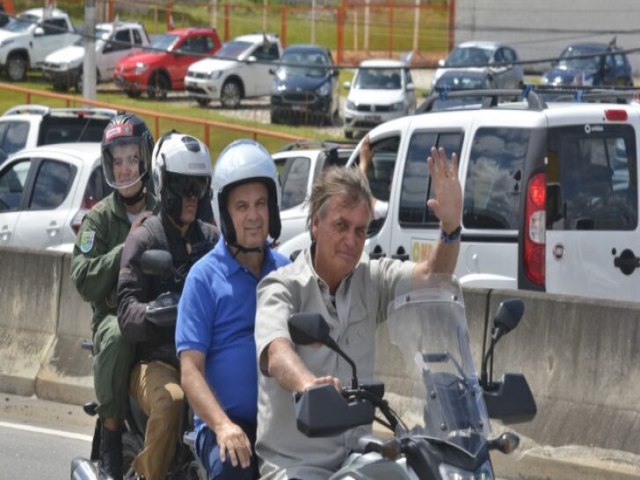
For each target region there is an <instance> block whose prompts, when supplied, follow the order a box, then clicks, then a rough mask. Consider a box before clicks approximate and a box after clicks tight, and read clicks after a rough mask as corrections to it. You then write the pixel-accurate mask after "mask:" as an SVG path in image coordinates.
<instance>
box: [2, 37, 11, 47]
mask: <svg viewBox="0 0 640 480" xmlns="http://www.w3.org/2000/svg"><path fill="white" fill-rule="evenodd" d="M13 40H14V39H13V38H7V39H6V40H2V41H1V42H0V48H3V47H6V46H7V45H9V44H10V43H13Z"/></svg>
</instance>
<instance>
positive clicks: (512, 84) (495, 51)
mask: <svg viewBox="0 0 640 480" xmlns="http://www.w3.org/2000/svg"><path fill="white" fill-rule="evenodd" d="M519 61H520V59H519V57H518V54H517V53H516V51H515V50H514V49H513V48H511V47H509V46H507V45H504V44H502V43H498V42H480V41H472V42H464V43H461V44H460V45H458V46H457V47H456V48H454V49H453V50H451V52H450V53H449V56H448V57H447V58H446V59H442V60H440V61H439V62H438V65H439V66H440V68H438V69H437V70H436V72H435V74H434V75H433V79H432V80H431V88H432V89H433V87H434V86H435V84H436V82H437V81H438V79H439V78H440V77H441V76H442V75H443V74H444V73H445V72H447V71H450V70H451V69H456V70H459V69H464V70H469V71H475V72H486V73H487V74H488V75H489V77H490V78H491V81H492V83H493V86H494V87H495V88H520V87H522V85H524V74H523V70H522V65H518V64H517V62H519Z"/></svg>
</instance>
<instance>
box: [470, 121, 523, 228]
mask: <svg viewBox="0 0 640 480" xmlns="http://www.w3.org/2000/svg"><path fill="white" fill-rule="evenodd" d="M530 137H531V130H530V129H523V128H481V129H478V131H477V132H476V134H475V137H474V138H473V142H472V144H471V151H470V153H469V165H468V168H467V178H466V181H465V187H464V195H463V197H464V206H463V214H462V223H463V225H464V226H465V228H468V229H491V230H516V229H518V227H519V219H520V216H519V206H520V194H521V191H522V178H523V170H524V163H525V158H526V156H527V149H528V148H529V139H530Z"/></svg>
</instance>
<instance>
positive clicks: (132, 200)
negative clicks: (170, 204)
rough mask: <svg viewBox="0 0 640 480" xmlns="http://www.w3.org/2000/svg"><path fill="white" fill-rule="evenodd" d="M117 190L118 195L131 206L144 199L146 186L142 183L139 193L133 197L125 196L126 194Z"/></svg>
mask: <svg viewBox="0 0 640 480" xmlns="http://www.w3.org/2000/svg"><path fill="white" fill-rule="evenodd" d="M116 192H118V195H119V196H120V199H121V200H122V203H124V204H125V205H128V206H131V205H135V204H136V203H138V202H139V201H140V200H143V199H144V195H145V188H144V184H142V185H141V186H140V190H138V193H136V194H135V195H134V196H132V197H125V196H124V195H122V194H121V193H120V190H116Z"/></svg>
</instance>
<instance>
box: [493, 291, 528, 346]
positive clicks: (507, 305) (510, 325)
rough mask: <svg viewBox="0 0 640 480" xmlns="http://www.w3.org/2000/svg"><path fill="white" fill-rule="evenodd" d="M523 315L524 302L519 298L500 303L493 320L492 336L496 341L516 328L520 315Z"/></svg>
mask: <svg viewBox="0 0 640 480" xmlns="http://www.w3.org/2000/svg"><path fill="white" fill-rule="evenodd" d="M523 314H524V302H523V301H522V300H520V299H519V298H515V299H512V300H505V301H504V302H502V303H500V306H499V307H498V311H497V312H496V315H495V317H494V318H493V328H494V329H495V334H494V336H495V337H496V341H497V340H498V338H500V337H501V336H502V335H504V334H505V333H509V332H510V331H511V330H513V329H514V328H516V327H517V326H518V323H520V319H522V315H523Z"/></svg>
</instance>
